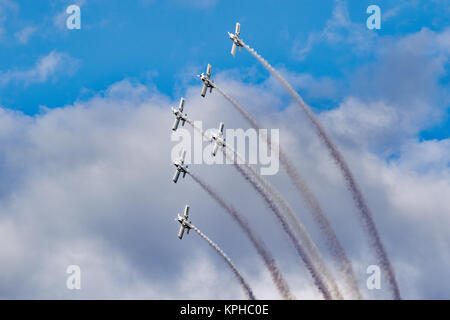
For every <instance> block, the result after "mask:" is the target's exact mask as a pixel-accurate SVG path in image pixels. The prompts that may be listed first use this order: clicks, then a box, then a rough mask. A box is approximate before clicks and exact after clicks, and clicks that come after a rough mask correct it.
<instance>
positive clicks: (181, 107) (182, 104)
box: [178, 98, 184, 113]
mask: <svg viewBox="0 0 450 320" xmlns="http://www.w3.org/2000/svg"><path fill="white" fill-rule="evenodd" d="M183 108H184V99H183V98H181V99H180V105H179V107H178V110H180V113H181V112H183Z"/></svg>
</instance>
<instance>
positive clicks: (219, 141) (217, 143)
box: [211, 122, 225, 157]
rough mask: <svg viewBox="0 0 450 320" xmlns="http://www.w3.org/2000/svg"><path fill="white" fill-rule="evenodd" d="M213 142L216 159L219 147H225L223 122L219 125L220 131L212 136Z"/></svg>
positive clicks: (213, 153) (213, 152)
mask: <svg viewBox="0 0 450 320" xmlns="http://www.w3.org/2000/svg"><path fill="white" fill-rule="evenodd" d="M211 139H212V141H214V149H213V151H212V155H213V156H214V157H215V156H216V153H217V149H218V148H219V147H225V138H224V137H223V122H221V123H220V125H219V131H217V133H214V134H213V135H212V136H211Z"/></svg>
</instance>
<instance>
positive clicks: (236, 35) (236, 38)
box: [228, 22, 243, 57]
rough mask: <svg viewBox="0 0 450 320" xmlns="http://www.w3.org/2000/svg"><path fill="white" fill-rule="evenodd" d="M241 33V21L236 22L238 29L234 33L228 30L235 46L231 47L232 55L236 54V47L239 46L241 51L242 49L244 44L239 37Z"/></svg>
mask: <svg viewBox="0 0 450 320" xmlns="http://www.w3.org/2000/svg"><path fill="white" fill-rule="evenodd" d="M240 34H241V25H240V24H239V22H236V31H235V32H234V34H231V33H229V32H228V36H229V37H230V39H231V40H233V46H232V47H231V55H232V56H233V57H234V55H235V54H236V48H237V47H239V51H241V49H242V47H243V44H242V41H241V40H240V39H239V35H240Z"/></svg>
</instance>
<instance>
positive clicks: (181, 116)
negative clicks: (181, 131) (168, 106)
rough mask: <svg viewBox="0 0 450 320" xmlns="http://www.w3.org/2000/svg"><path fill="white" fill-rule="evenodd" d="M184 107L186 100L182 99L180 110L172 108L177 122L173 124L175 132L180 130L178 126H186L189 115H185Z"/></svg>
mask: <svg viewBox="0 0 450 320" xmlns="http://www.w3.org/2000/svg"><path fill="white" fill-rule="evenodd" d="M183 106H184V99H183V98H181V99H180V104H179V106H178V109H175V108H172V113H173V114H174V115H175V117H176V118H175V122H174V123H173V127H172V130H173V131H175V130H177V128H178V125H179V124H180V121H181V125H182V126H184V123H185V122H186V120H187V114H186V113H185V114H183Z"/></svg>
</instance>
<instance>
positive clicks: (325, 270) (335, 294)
mask: <svg viewBox="0 0 450 320" xmlns="http://www.w3.org/2000/svg"><path fill="white" fill-rule="evenodd" d="M186 121H187V122H188V123H189V124H190V125H191V126H192V127H193V128H194V129H195V130H197V131H198V132H199V133H200V134H202V135H203V137H205V138H206V139H207V140H211V139H210V138H209V137H208V136H207V135H206V133H205V132H204V131H203V130H202V129H200V128H198V127H197V126H195V124H194V123H193V122H192V121H191V120H189V119H188V120H186ZM225 147H226V149H227V150H230V151H231V152H232V153H233V154H234V155H235V156H236V158H240V160H241V161H242V162H243V163H245V161H244V160H243V158H242V157H241V156H240V155H239V154H238V153H237V152H235V151H234V150H233V149H232V148H230V147H229V146H228V145H225ZM223 151H224V154H225V156H226V157H227V158H228V159H229V160H231V161H233V159H232V158H230V157H229V155H228V154H227V153H226V152H225V149H224V150H223ZM234 164H235V163H234ZM247 167H248V168H249V171H250V172H254V175H255V177H256V178H257V179H258V180H260V181H263V185H266V186H270V185H269V183H268V182H267V181H265V180H264V179H262V177H261V176H260V175H259V174H258V173H256V171H254V170H253V168H251V166H249V165H247ZM235 168H236V169H237V170H238V172H239V173H240V174H241V175H243V177H244V178H245V179H246V180H248V181H249V182H250V184H251V185H252V186H253V187H254V188H255V189H256V191H257V192H258V193H259V194H260V195H261V196H262V198H263V200H264V201H265V202H266V204H267V206H268V207H269V209H270V210H271V211H272V212H274V214H275V216H276V217H277V219H278V220H280V219H281V220H282V222H283V223H284V225H288V224H287V223H286V220H285V219H284V216H282V215H281V213H280V211H279V209H278V206H276V204H275V203H274V202H273V200H272V199H271V197H270V196H269V195H268V194H267V193H266V190H264V189H263V188H258V186H257V185H256V184H255V183H254V180H251V178H250V177H249V176H248V174H247V173H246V172H244V171H243V170H242V168H241V167H239V166H238V165H236V164H235ZM272 189H273V188H272ZM269 192H270V191H269ZM274 193H275V192H274ZM277 194H278V195H279V193H277ZM279 198H280V199H282V200H283V202H284V203H286V202H285V201H284V199H283V198H282V196H281V195H279ZM286 204H287V203H286ZM287 207H288V209H291V211H290V212H289V211H288V212H289V213H290V214H291V219H293V220H294V224H295V225H296V227H297V230H298V231H299V233H300V234H301V236H302V239H303V241H304V242H305V244H306V245H307V247H308V249H309V250H310V253H311V254H312V255H313V258H314V263H315V264H316V265H318V267H319V271H321V272H322V273H323V274H324V275H325V276H326V278H327V280H328V282H329V284H330V286H331V290H330V289H328V287H327V288H326V290H327V292H326V293H325V294H324V297H325V298H326V299H327V296H326V295H327V294H330V298H333V297H335V298H337V299H342V295H341V293H340V291H339V288H338V286H337V284H336V281H335V280H334V277H333V275H332V274H331V272H330V271H329V270H328V268H327V267H326V265H325V262H324V261H323V259H322V257H321V256H320V254H319V252H318V250H317V248H316V246H315V245H314V243H313V241H312V240H311V238H310V237H309V234H308V232H307V231H306V229H305V228H304V227H303V225H302V224H301V222H300V221H299V220H298V218H297V217H296V215H295V213H293V210H292V208H291V207H290V206H289V205H287ZM283 223H282V225H283ZM283 230H284V231H285V232H286V229H285V228H284V227H283ZM289 238H290V240H291V241H293V242H296V243H294V247H295V245H296V244H297V245H298V246H300V247H301V245H300V242H299V241H298V239H297V238H296V237H295V236H294V237H289ZM303 252H304V251H303ZM304 254H305V255H306V253H304ZM300 257H302V255H300ZM308 259H309V258H308ZM303 261H304V260H303ZM305 263H306V264H307V267H308V262H305ZM310 267H311V269H312V270H313V272H314V275H318V277H320V274H321V272H317V271H315V269H316V267H315V265H313V264H311V265H310ZM311 269H308V270H311ZM313 279H315V277H314V276H313ZM319 280H321V279H319ZM318 287H319V290H320V288H321V287H320V286H318ZM324 287H325V286H324ZM329 291H331V293H332V294H333V295H331V293H330V292H329Z"/></svg>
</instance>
